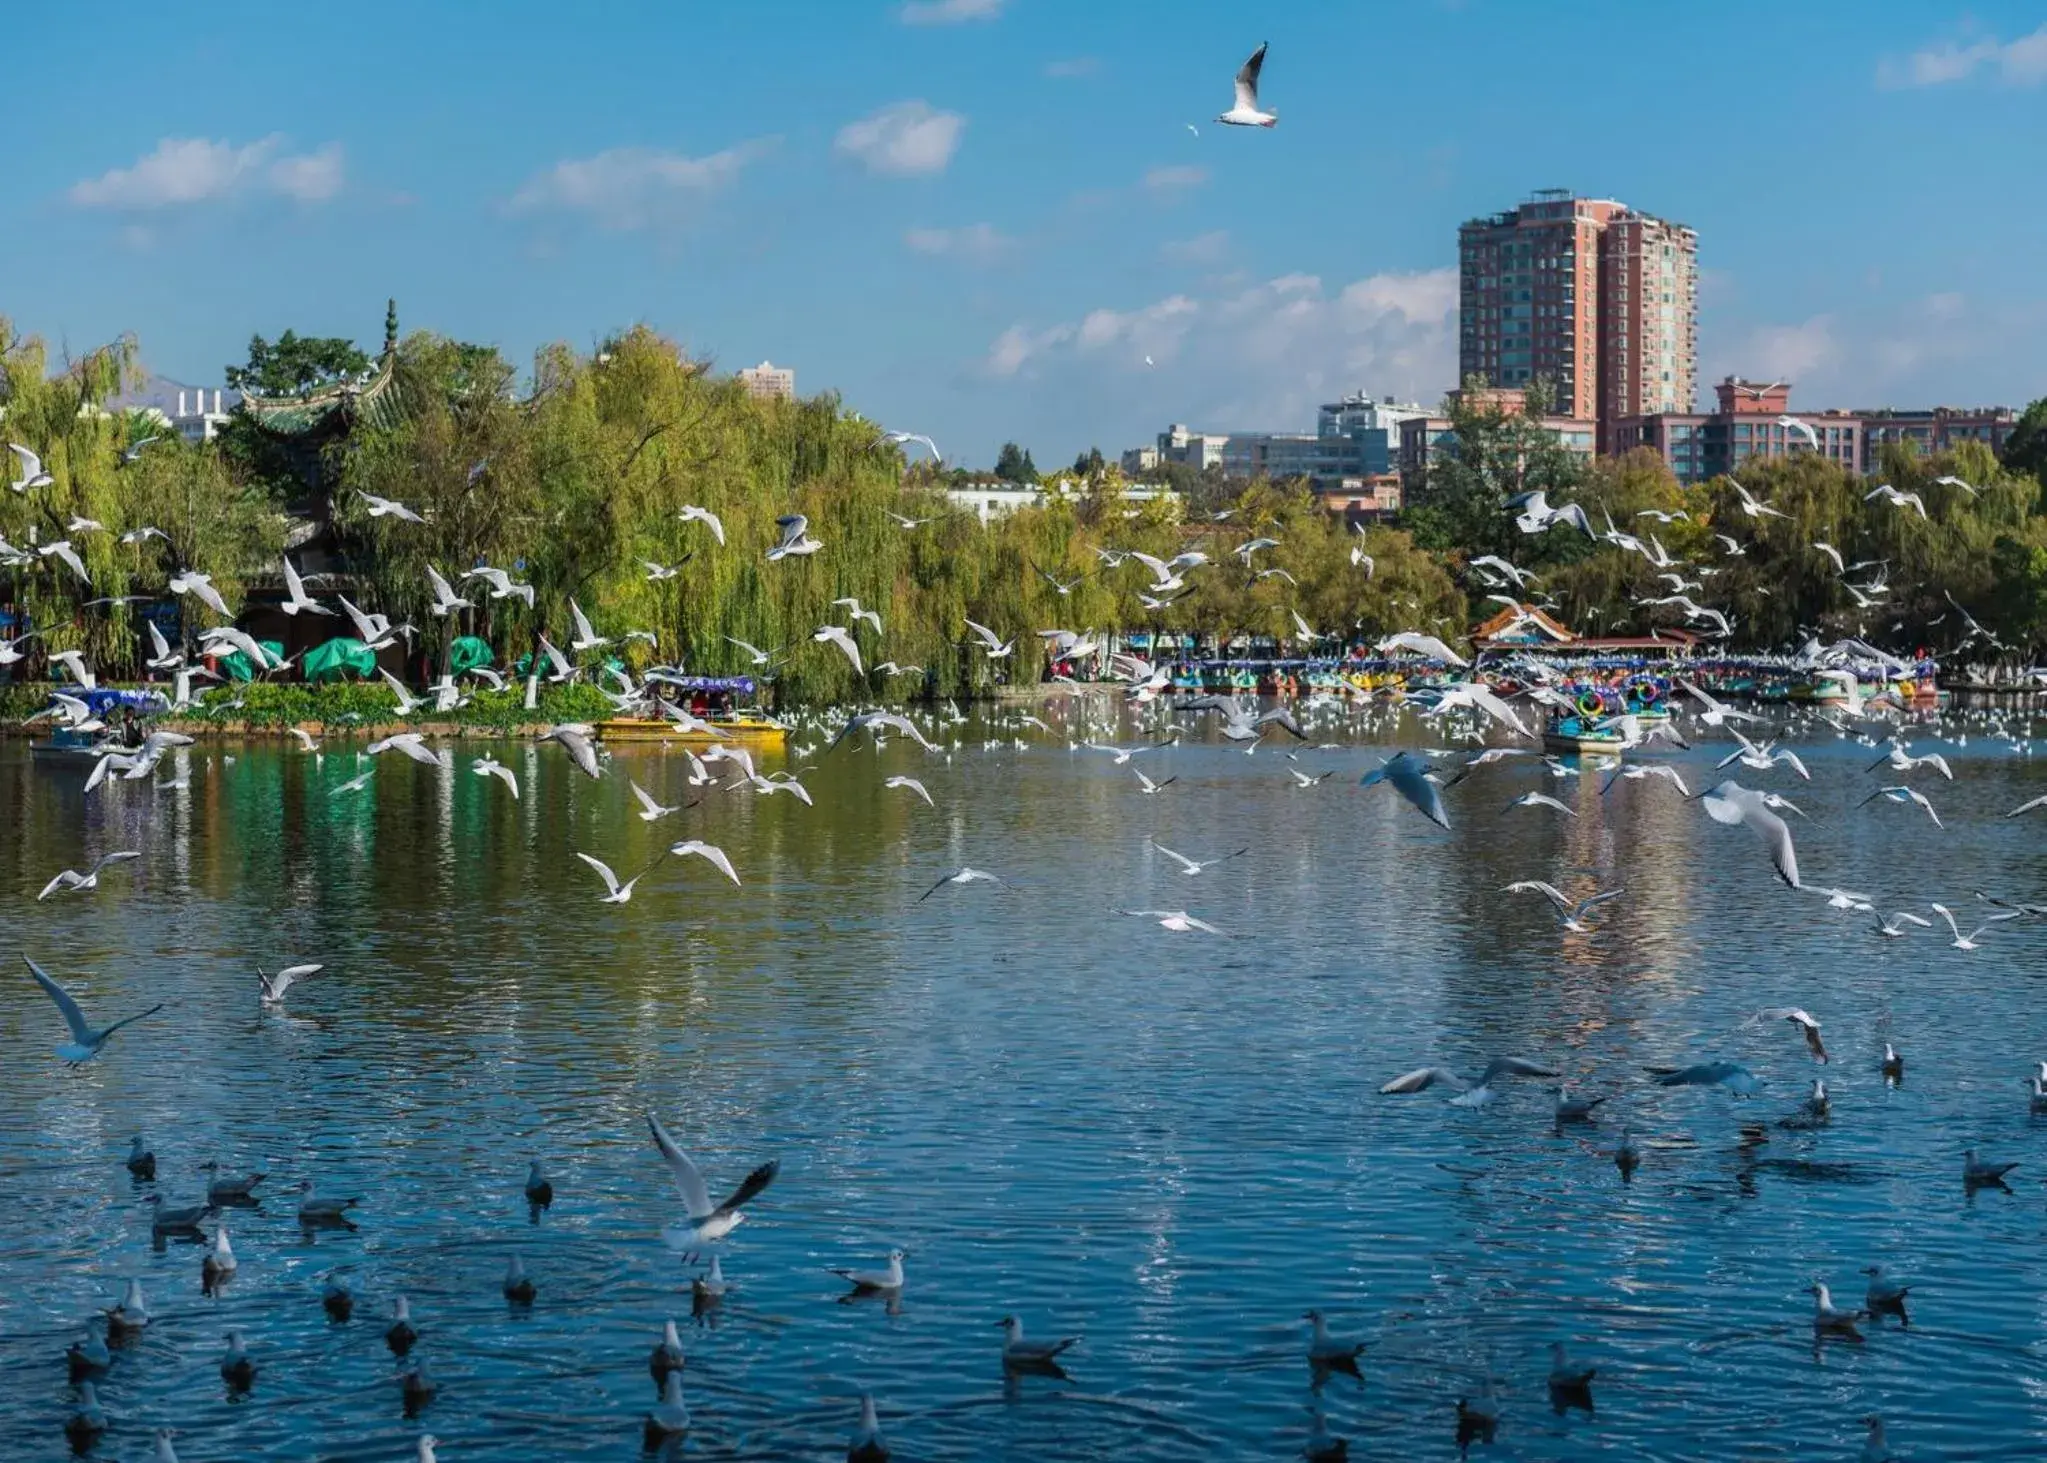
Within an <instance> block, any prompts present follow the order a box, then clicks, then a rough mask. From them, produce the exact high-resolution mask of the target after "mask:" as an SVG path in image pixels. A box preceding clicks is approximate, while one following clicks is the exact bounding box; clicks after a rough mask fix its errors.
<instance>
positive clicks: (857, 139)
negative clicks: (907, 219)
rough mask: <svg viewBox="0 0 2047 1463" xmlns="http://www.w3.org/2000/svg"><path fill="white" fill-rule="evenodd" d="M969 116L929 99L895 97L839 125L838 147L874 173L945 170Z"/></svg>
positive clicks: (899, 174)
mask: <svg viewBox="0 0 2047 1463" xmlns="http://www.w3.org/2000/svg"><path fill="white" fill-rule="evenodd" d="M966 125H967V119H966V118H965V117H962V116H961V115H960V114H959V113H957V112H941V111H939V110H938V109H937V108H935V107H933V106H932V105H931V104H930V103H929V102H925V101H908V102H895V103H892V104H891V105H889V106H886V107H883V108H882V109H881V110H880V111H878V112H876V113H874V114H873V115H872V116H867V117H862V118H861V119H860V120H859V121H857V122H848V123H847V124H846V125H845V126H843V127H841V128H840V129H839V136H838V140H837V141H836V142H835V143H834V144H833V146H834V148H835V149H836V150H837V151H838V152H840V153H842V154H844V155H845V156H847V157H851V158H857V159H859V161H861V162H862V163H864V164H866V166H867V171H869V172H870V173H888V174H894V175H897V176H906V175H909V174H914V173H942V172H944V171H945V165H946V164H947V163H949V162H951V161H952V155H953V153H954V152H955V151H956V150H958V148H959V145H960V133H961V132H963V131H964V130H966Z"/></svg>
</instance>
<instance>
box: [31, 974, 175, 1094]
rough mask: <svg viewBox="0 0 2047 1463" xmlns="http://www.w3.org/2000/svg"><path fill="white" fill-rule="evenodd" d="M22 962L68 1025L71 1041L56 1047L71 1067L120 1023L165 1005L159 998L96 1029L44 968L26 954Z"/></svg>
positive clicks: (89, 1057)
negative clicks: (126, 1015) (133, 1012)
mask: <svg viewBox="0 0 2047 1463" xmlns="http://www.w3.org/2000/svg"><path fill="white" fill-rule="evenodd" d="M21 961H22V964H24V965H26V966H27V967H28V971H29V974H30V975H33V976H34V977H35V978H36V984H37V985H39V986H41V987H42V988H43V994H45V995H47V996H48V997H49V998H50V999H51V1000H53V1001H55V1002H56V1003H57V1010H58V1011H59V1012H61V1013H62V1014H63V1017H64V1024H65V1025H66V1026H68V1027H70V1028H71V1040H69V1041H67V1042H65V1043H64V1044H63V1045H61V1046H59V1047H58V1048H57V1055H58V1056H60V1057H62V1058H63V1059H64V1060H65V1061H66V1062H68V1063H69V1064H70V1065H72V1066H74V1067H75V1066H77V1065H79V1064H80V1063H81V1062H89V1061H91V1060H92V1059H93V1058H94V1057H96V1056H98V1055H99V1051H100V1048H101V1047H103V1046H105V1045H106V1044H107V1038H108V1037H110V1036H112V1035H113V1034H114V1033H115V1032H117V1031H119V1030H120V1029H121V1028H122V1027H123V1026H130V1025H133V1024H134V1023H135V1022H137V1021H140V1020H141V1019H142V1018H143V1017H144V1016H154V1015H155V1014H156V1013H157V1012H158V1011H161V1010H162V1009H163V1007H164V1003H163V1002H162V1001H158V1002H157V1003H156V1004H155V1005H154V1006H151V1007H150V1008H149V1009H148V1010H147V1011H142V1012H139V1013H137V1014H136V1015H133V1016H128V1017H124V1018H123V1019H121V1020H119V1021H116V1022H115V1023H114V1024H113V1025H112V1026H107V1027H99V1028H95V1027H94V1026H92V1025H91V1023H89V1022H88V1021H87V1020H86V1019H85V1012H83V1011H81V1010H80V1009H79V1008H78V1002H76V1001H74V1000H72V999H71V993H70V992H69V991H67V990H65V989H64V987H62V986H60V985H58V984H57V982H55V981H54V980H51V979H50V977H49V975H48V974H47V973H46V972H45V971H44V970H43V968H42V967H41V966H40V965H37V964H36V963H35V961H33V960H31V959H29V958H28V956H27V955H23V956H22V957H21Z"/></svg>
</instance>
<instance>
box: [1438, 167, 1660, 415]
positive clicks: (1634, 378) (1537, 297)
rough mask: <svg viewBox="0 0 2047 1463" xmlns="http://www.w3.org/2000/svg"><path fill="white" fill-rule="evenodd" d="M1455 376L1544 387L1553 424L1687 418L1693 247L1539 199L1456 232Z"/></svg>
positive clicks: (1590, 202)
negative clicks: (1651, 414)
mask: <svg viewBox="0 0 2047 1463" xmlns="http://www.w3.org/2000/svg"><path fill="white" fill-rule="evenodd" d="M1457 243H1458V251H1457V252H1458V306H1459V320H1458V367H1459V375H1460V376H1461V377H1470V376H1483V377H1485V379H1486V381H1487V382H1488V383H1489V384H1491V385H1493V386H1501V387H1509V388H1513V389H1517V390H1525V389H1527V388H1528V387H1529V386H1530V385H1532V384H1534V383H1535V382H1537V381H1543V382H1547V383H1548V385H1549V387H1550V389H1551V391H1552V393H1553V395H1554V398H1555V399H1554V402H1553V404H1552V407H1551V410H1552V411H1553V412H1555V413H1556V414H1557V415H1559V416H1563V417H1569V418H1573V419H1576V420H1580V421H1592V422H1597V423H1598V440H1599V444H1600V446H1601V448H1602V449H1605V448H1607V447H1608V446H1609V445H1610V443H1611V442H1612V440H1613V428H1614V424H1615V423H1617V422H1618V421H1620V419H1621V418H1622V417H1624V416H1634V415H1641V414H1643V412H1644V411H1645V410H1647V409H1648V408H1644V407H1642V406H1640V405H1639V403H1642V402H1648V401H1654V402H1659V403H1660V402H1665V401H1667V402H1669V403H1671V404H1670V405H1669V406H1668V407H1661V406H1659V407H1656V408H1653V409H1655V410H1689V409H1690V407H1691V404H1692V398H1693V395H1694V394H1695V392H1696V390H1697V371H1698V365H1697V362H1698V335H1697V330H1698V237H1697V235H1696V234H1694V233H1693V232H1692V231H1691V230H1690V229H1688V228H1685V227H1683V226H1682V225H1679V224H1672V223H1667V222H1665V221H1664V220H1662V219H1658V218H1652V217H1650V216H1648V215H1646V214H1640V213H1636V212H1635V211H1634V210H1632V209H1630V208H1629V207H1627V205H1625V204H1622V203H1617V202H1614V201H1613V200H1611V199H1600V198H1576V197H1573V196H1572V195H1571V194H1570V192H1569V191H1568V190H1563V189H1545V190H1543V191H1542V192H1539V193H1537V194H1535V195H1534V196H1533V197H1532V198H1530V199H1529V201H1528V202H1526V203H1524V204H1522V205H1521V206H1520V207H1519V208H1514V209H1509V210H1508V211H1507V212H1505V213H1498V214H1494V215H1493V216H1492V217H1490V218H1481V219H1473V220H1471V221H1470V222H1469V223H1466V224H1465V225H1464V226H1463V227H1462V228H1461V229H1459V230H1458V236H1457Z"/></svg>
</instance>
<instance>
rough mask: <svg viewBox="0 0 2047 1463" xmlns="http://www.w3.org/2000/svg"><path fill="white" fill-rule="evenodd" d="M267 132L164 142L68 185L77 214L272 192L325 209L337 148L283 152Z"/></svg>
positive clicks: (335, 188)
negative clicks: (240, 140) (242, 138)
mask: <svg viewBox="0 0 2047 1463" xmlns="http://www.w3.org/2000/svg"><path fill="white" fill-rule="evenodd" d="M283 148H284V136H283V134H282V133H276V132H273V133H272V134H270V136H268V137H263V138H259V139H257V140H256V141H254V142H251V143H248V144H246V145H245V146H242V147H236V146H235V145H234V144H233V143H229V142H214V141H211V140H210V139H208V138H204V137H166V138H164V139H163V140H162V141H161V142H159V143H158V144H157V145H156V150H155V151H154V152H151V153H148V154H147V155H145V156H143V157H141V158H138V159H136V161H135V163H134V165H133V166H131V167H126V168H114V169H112V170H111V171H109V172H105V173H102V174H100V176H99V177H97V178H86V179H83V180H81V181H79V182H77V183H74V184H72V185H71V189H70V191H69V193H68V194H67V195H66V196H67V197H69V198H70V200H71V202H72V203H73V204H74V205H76V206H77V207H79V208H112V209H121V210H125V211H129V212H141V211H144V210H148V209H157V208H176V207H180V206H184V205H188V204H195V203H210V202H214V201H217V200H219V199H224V198H229V197H232V196H234V195H236V194H240V193H271V194H276V195H279V196H282V197H285V198H293V199H297V200H298V201H299V202H301V203H324V202H325V201H326V200H328V199H330V198H332V197H333V196H334V195H335V194H337V193H339V192H340V191H341V185H342V179H343V173H344V165H343V158H342V150H341V144H340V143H338V142H330V143H328V144H326V145H325V146H324V147H321V148H320V149H319V150H318V151H315V152H309V153H296V154H292V153H286V152H284V151H283Z"/></svg>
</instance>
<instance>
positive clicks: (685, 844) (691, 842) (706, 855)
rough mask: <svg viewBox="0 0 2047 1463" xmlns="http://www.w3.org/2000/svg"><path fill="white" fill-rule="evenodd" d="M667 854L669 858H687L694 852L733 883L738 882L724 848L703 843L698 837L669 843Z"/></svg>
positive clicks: (737, 876)
mask: <svg viewBox="0 0 2047 1463" xmlns="http://www.w3.org/2000/svg"><path fill="white" fill-rule="evenodd" d="M668 854H669V857H671V858H688V857H689V856H690V855H692V854H694V855H695V856H696V857H698V858H700V859H702V860H703V861H704V862H705V863H707V864H709V865H710V866H711V867H712V868H714V869H716V870H717V871H718V872H719V873H721V874H723V875H724V876H725V877H726V878H728V879H730V880H731V881H732V882H733V883H734V884H735V885H736V884H737V883H738V882H739V875H738V874H736V873H734V872H733V870H732V860H731V859H729V858H727V857H725V850H724V849H722V848H719V847H718V846H717V845H716V844H714V843H705V842H704V841H703V840H702V839H700V838H688V839H684V840H683V841H682V842H681V843H671V844H669V845H668Z"/></svg>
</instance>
